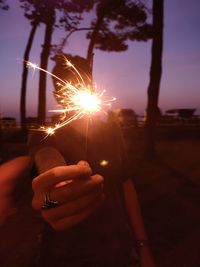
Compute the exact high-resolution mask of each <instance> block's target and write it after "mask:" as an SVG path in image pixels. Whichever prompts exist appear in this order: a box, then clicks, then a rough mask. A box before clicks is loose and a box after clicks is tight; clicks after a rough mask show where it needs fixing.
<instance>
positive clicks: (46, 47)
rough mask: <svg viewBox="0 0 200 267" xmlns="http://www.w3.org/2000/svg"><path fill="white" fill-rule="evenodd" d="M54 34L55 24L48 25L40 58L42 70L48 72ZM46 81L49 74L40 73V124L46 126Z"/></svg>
mask: <svg viewBox="0 0 200 267" xmlns="http://www.w3.org/2000/svg"><path fill="white" fill-rule="evenodd" d="M52 33H53V23H52V22H51V23H47V24H46V29H45V37H44V44H43V49H42V52H41V56H40V68H42V69H44V70H47V67H48V58H49V54H50V48H51V37H52ZM46 80H47V74H46V73H45V72H44V71H40V77H39V96H38V123H39V124H40V125H42V124H45V121H46Z"/></svg>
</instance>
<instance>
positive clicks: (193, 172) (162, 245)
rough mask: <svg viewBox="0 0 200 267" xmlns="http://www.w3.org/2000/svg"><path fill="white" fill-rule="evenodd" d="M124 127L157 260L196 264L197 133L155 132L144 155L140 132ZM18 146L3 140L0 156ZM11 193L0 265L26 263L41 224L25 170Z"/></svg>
mask: <svg viewBox="0 0 200 267" xmlns="http://www.w3.org/2000/svg"><path fill="white" fill-rule="evenodd" d="M124 133H125V137H126V141H127V145H128V152H129V157H130V158H131V161H132V163H133V166H134V172H133V179H134V182H135V185H136V189H137V192H138V196H139V200H140V204H141V210H142V215H143V218H144V222H145V226H146V229H147V232H148V235H149V239H150V241H151V242H150V243H151V244H150V245H151V247H152V251H153V254H154V257H155V259H156V262H157V266H158V267H186V266H187V267H199V266H200V253H199V252H200V246H199V245H198V243H199V239H200V228H199V223H200V212H199V203H200V179H199V178H200V158H199V151H200V138H198V135H197V134H195V135H179V134H178V135H177V134H176V136H175V138H174V135H172V136H170V135H165V136H163V135H160V136H159V138H158V142H157V146H156V150H157V158H156V159H154V160H152V161H145V160H143V159H142V144H143V135H142V134H141V132H137V131H135V130H131V131H130V130H129V131H128V132H127V130H125V131H124ZM172 137H173V138H172ZM19 150H21V151H25V150H26V149H25V146H24V143H23V142H21V140H18V141H16V142H13V141H12V142H10V141H7V142H5V143H4V145H3V150H2V151H3V152H4V153H3V156H4V158H6V160H8V159H9V157H11V156H12V155H17V152H18V151H19ZM0 178H1V177H0ZM14 198H15V204H16V208H17V209H16V210H15V211H14V213H13V214H12V215H11V216H9V217H8V218H7V221H6V222H5V223H4V224H3V225H2V226H1V227H0V237H1V238H0V262H1V267H29V266H30V262H31V258H32V257H33V255H34V254H35V252H36V250H37V245H38V242H39V240H40V238H41V235H40V233H41V230H42V224H41V219H40V217H39V216H38V214H37V213H36V212H34V211H33V210H32V209H31V198H32V191H31V179H30V177H29V176H27V175H26V176H25V177H23V178H21V179H20V182H19V183H18V184H17V185H16V188H15V191H14Z"/></svg>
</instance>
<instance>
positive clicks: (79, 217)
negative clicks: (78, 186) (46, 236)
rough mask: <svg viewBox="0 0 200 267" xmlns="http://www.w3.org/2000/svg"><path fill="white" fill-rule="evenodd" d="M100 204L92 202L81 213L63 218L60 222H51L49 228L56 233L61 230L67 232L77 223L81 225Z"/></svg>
mask: <svg viewBox="0 0 200 267" xmlns="http://www.w3.org/2000/svg"><path fill="white" fill-rule="evenodd" d="M101 203H102V202H98V201H96V202H94V203H92V204H91V205H90V206H88V207H87V208H85V209H83V210H82V211H81V212H79V213H77V214H76V215H72V216H69V217H64V218H62V219H60V220H57V221H53V222H52V223H50V224H51V226H52V227H53V228H54V229H55V230H57V231H62V230H68V229H69V228H71V227H72V226H75V225H77V224H78V223H81V222H82V221H84V220H85V219H86V218H87V217H89V215H90V214H92V213H93V212H94V211H95V210H96V209H97V208H98V207H99V206H100V205H101Z"/></svg>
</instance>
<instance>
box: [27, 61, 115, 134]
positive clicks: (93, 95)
mask: <svg viewBox="0 0 200 267" xmlns="http://www.w3.org/2000/svg"><path fill="white" fill-rule="evenodd" d="M63 58H64V60H65V67H66V68H70V69H72V70H73V72H74V73H75V74H76V78H77V83H76V84H75V85H74V84H72V83H71V82H70V81H65V80H63V79H61V78H60V77H58V76H56V75H54V74H53V73H51V72H49V71H47V70H45V69H42V68H40V67H39V66H38V65H37V64H34V63H32V62H30V61H27V62H26V64H27V66H28V67H30V68H33V69H34V70H35V69H38V70H40V71H43V72H45V73H47V74H49V75H50V76H52V77H54V78H55V79H56V80H57V82H56V84H57V86H58V88H59V89H58V90H57V91H56V92H54V95H55V98H56V100H57V101H58V103H59V104H60V106H61V108H60V109H57V110H51V112H57V113H59V114H61V117H60V121H59V123H57V124H55V125H53V126H51V127H44V126H42V127H40V130H42V131H45V132H46V134H47V135H53V134H55V131H56V130H57V129H59V128H61V127H63V126H65V125H67V124H69V123H71V122H72V121H74V120H77V119H80V118H82V117H84V116H93V115H94V114H96V113H97V112H100V111H104V108H105V107H106V106H107V107H108V108H109V107H110V106H111V103H112V102H113V101H115V100H116V98H115V97H113V98H106V97H105V92H106V90H103V91H102V92H100V93H98V92H97V91H96V85H95V86H90V85H88V84H86V83H85V81H84V79H83V77H82V76H81V74H80V72H79V71H78V70H77V68H76V67H75V66H74V65H73V64H72V63H71V62H70V61H69V60H68V59H67V58H66V57H63ZM71 114H72V115H71Z"/></svg>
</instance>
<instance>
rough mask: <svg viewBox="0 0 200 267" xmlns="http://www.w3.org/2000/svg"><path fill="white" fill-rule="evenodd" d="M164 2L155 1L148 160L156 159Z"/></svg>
mask: <svg viewBox="0 0 200 267" xmlns="http://www.w3.org/2000/svg"><path fill="white" fill-rule="evenodd" d="M163 6H164V0H153V41H152V49H151V68H150V81H149V86H148V101H147V120H146V146H145V150H146V151H145V155H146V157H147V158H148V159H152V158H153V157H155V127H156V121H157V117H158V116H157V114H158V110H159V108H158V97H159V89H160V81H161V76H162V53H163V17H164V14H163V13H164V7H163Z"/></svg>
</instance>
